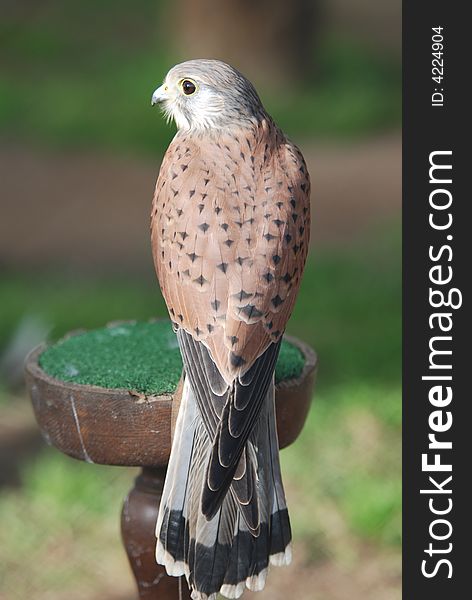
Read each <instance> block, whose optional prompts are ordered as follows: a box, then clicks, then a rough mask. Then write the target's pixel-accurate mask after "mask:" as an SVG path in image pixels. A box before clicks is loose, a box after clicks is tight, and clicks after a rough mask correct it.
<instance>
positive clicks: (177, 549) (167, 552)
mask: <svg viewBox="0 0 472 600" xmlns="http://www.w3.org/2000/svg"><path fill="white" fill-rule="evenodd" d="M152 104H153V105H154V104H160V105H161V107H162V109H163V112H164V114H165V116H166V117H167V118H168V119H169V120H170V119H173V120H174V121H175V123H176V125H177V129H178V130H177V133H176V135H175V137H174V139H173V140H172V142H171V144H170V146H169V148H168V149H167V152H166V154H165V156H164V159H163V162H162V165H161V169H160V172H159V177H158V179H157V183H156V188H155V193H154V200H153V205H152V214H151V242H152V251H153V257H154V264H155V267H156V272H157V276H158V279H159V283H160V286H161V290H162V293H163V296H164V299H165V302H166V304H167V308H168V311H169V315H170V318H171V320H172V323H173V326H174V330H175V331H176V334H177V339H178V343H179V347H180V351H181V354H182V359H183V364H184V384H183V392H182V399H181V404H180V408H179V413H178V417H177V422H176V426H175V432H174V438H173V442H172V451H171V456H170V461H169V466H168V470H167V476H166V481H165V485H164V490H163V495H162V500H161V504H160V508H159V516H158V520H157V525H156V537H157V545H156V560H157V562H158V563H159V564H162V565H164V566H165V568H166V571H167V573H168V574H169V575H174V576H182V575H185V577H186V579H187V582H188V585H189V588H190V591H191V596H192V598H193V599H194V600H214V599H216V597H217V594H218V593H221V594H222V595H224V596H226V597H227V598H239V597H240V596H241V595H242V593H243V592H244V589H245V587H247V588H249V589H250V590H252V591H258V590H262V589H263V587H264V584H265V580H266V576H267V571H268V567H269V564H273V565H285V564H289V563H290V561H291V530H290V522H289V517H288V512H287V506H286V501H285V494H284V489H283V485H282V479H281V473H280V463H279V449H278V440H277V431H276V420H275V406H274V399H275V386H274V369H275V364H276V361H277V356H278V352H279V348H280V343H281V339H282V335H283V333H284V330H285V327H286V324H287V321H288V319H289V317H290V314H291V312H292V309H293V306H294V302H295V298H296V296H297V292H298V288H299V285H300V280H301V277H302V273H303V268H304V265H305V259H306V255H307V250H308V240H309V231H310V203H309V195H310V181H309V176H308V172H307V168H306V164H305V161H304V159H303V156H302V154H301V152H300V150H298V148H297V147H296V146H295V145H294V144H293V143H292V142H291V141H289V140H288V139H287V138H286V137H285V135H284V134H283V133H282V131H281V130H280V129H279V128H278V127H277V125H276V124H275V123H274V121H273V120H272V118H271V117H270V116H269V115H268V113H267V112H266V111H265V109H264V107H263V105H262V103H261V100H260V99H259V96H258V94H257V92H256V90H255V89H254V87H253V85H252V84H251V83H250V82H249V81H248V80H247V79H246V78H245V77H244V76H243V75H242V74H241V73H239V72H238V71H237V70H236V69H234V68H233V67H231V66H229V65H227V64H225V63H223V62H220V61H217V60H190V61H187V62H184V63H181V64H178V65H176V66H175V67H173V68H172V69H171V70H170V71H169V73H168V74H167V76H166V77H165V80H164V83H163V84H162V85H161V86H160V87H158V88H157V89H156V90H155V92H154V93H153V95H152Z"/></svg>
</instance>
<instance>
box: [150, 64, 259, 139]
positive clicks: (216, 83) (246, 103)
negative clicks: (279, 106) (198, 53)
mask: <svg viewBox="0 0 472 600" xmlns="http://www.w3.org/2000/svg"><path fill="white" fill-rule="evenodd" d="M151 103H152V104H153V105H154V104H160V105H161V106H162V109H163V111H164V114H165V115H166V117H167V118H168V119H169V120H170V119H174V121H175V123H176V125H177V127H178V128H179V129H187V130H189V129H193V130H206V129H223V128H228V127H232V126H238V127H245V126H246V127H248V126H251V125H254V124H255V123H257V122H258V121H259V120H260V119H261V118H263V117H264V115H265V112H264V109H263V106H262V103H261V101H260V99H259V96H258V95H257V92H256V90H255V89H254V86H253V85H252V84H251V83H250V82H249V81H248V80H247V79H246V78H245V77H244V76H243V75H242V74H241V73H239V71H237V70H236V69H234V68H233V67H231V66H230V65H227V64H226V63H224V62H221V61H219V60H209V59H198V60H189V61H187V62H183V63H180V64H178V65H176V66H175V67H173V68H172V69H171V70H170V71H169V72H168V73H167V75H166V77H165V79H164V82H163V84H162V85H161V86H160V87H158V88H157V89H156V90H155V91H154V93H153V95H152V100H151Z"/></svg>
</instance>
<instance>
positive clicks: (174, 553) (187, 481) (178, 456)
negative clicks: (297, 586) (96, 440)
mask: <svg viewBox="0 0 472 600" xmlns="http://www.w3.org/2000/svg"><path fill="white" fill-rule="evenodd" d="M212 446H213V443H212V440H210V439H209V436H208V434H207V431H206V429H205V427H204V425H203V422H202V420H201V418H200V415H199V414H198V409H197V406H196V401H195V396H194V394H193V391H192V389H191V387H190V384H189V381H188V378H186V380H185V383H184V389H183V394H182V402H181V405H180V410H179V415H178V418H177V423H176V428H175V434H174V441H173V444H172V452H171V457H170V461H169V466H168V471H167V476H166V481H165V485H164V490H163V495H162V500H161V505H160V508H159V516H158V519H157V525H156V537H157V546H156V560H157V562H158V563H160V564H162V565H164V566H165V568H166V571H167V573H168V574H169V575H174V576H180V575H185V577H186V579H187V581H188V584H189V587H190V589H191V591H192V598H193V599H194V600H216V597H217V594H218V592H220V593H221V594H223V595H224V596H226V597H228V598H239V597H240V596H241V595H242V593H243V592H244V589H245V587H247V588H249V589H250V590H253V591H259V590H262V589H263V587H264V584H265V579H266V576H267V569H268V566H269V562H270V563H271V564H274V565H283V564H289V563H290V560H291V543H290V542H291V531H290V522H289V517H288V512H287V507H286V503H285V495H284V490H283V485H282V479H281V474H280V464H279V454H278V452H279V451H278V441H277V432H276V424H275V409H274V385H273V383H272V384H271V385H270V386H269V390H268V392H267V397H266V400H265V403H264V407H263V409H262V411H261V414H260V417H259V419H258V421H257V424H256V426H255V428H254V430H253V431H252V433H251V435H250V436H249V439H248V442H247V443H246V448H245V452H244V457H242V458H241V460H246V461H247V462H248V463H249V464H251V467H253V469H249V468H246V469H241V471H242V472H245V475H243V477H242V479H239V480H237V479H236V478H237V473H236V474H235V479H234V480H233V483H232V485H231V487H230V490H229V492H228V493H227V494H226V496H225V497H224V499H223V501H222V503H221V506H220V508H219V509H218V511H217V512H216V514H215V516H214V517H212V518H211V519H210V520H207V518H206V517H205V516H204V515H203V513H202V493H203V489H204V483H205V477H206V475H207V466H208V463H209V460H210V454H211V451H212ZM251 470H252V471H253V472H254V470H255V472H256V473H257V484H256V488H255V489H254V490H253V492H252V496H251V497H250V498H249V499H248V501H249V508H250V505H251V504H252V503H257V508H258V513H259V519H260V527H259V528H258V532H254V530H253V529H252V527H250V526H248V523H247V518H245V515H247V511H248V505H243V504H242V498H241V493H240V491H241V488H242V487H243V488H244V487H246V488H249V487H250V486H249V484H246V486H244V477H249V475H250V472H251ZM238 471H239V469H238ZM246 500H247V499H244V501H246ZM249 525H251V524H250V523H249ZM255 533H258V535H257V537H256V535H255Z"/></svg>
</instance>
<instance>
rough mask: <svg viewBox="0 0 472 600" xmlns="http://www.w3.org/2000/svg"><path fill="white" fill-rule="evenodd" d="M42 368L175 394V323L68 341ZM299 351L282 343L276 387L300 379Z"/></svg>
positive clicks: (122, 327)
mask: <svg viewBox="0 0 472 600" xmlns="http://www.w3.org/2000/svg"><path fill="white" fill-rule="evenodd" d="M39 364H40V366H41V368H42V369H43V370H44V371H45V372H46V373H48V375H51V376H52V377H55V378H56V379H60V380H62V381H70V382H73V383H81V384H89V385H97V386H100V387H106V388H125V389H130V390H136V391H138V392H142V393H144V394H162V393H170V392H173V391H174V390H175V387H176V385H177V383H178V381H179V379H180V375H181V372H182V360H181V357H180V352H179V348H178V345H177V339H176V336H175V334H174V332H173V331H172V328H171V325H170V322H168V321H156V322H152V323H144V322H133V323H123V324H119V325H115V326H113V327H104V328H101V329H95V330H92V331H88V332H86V333H82V334H79V335H74V336H71V337H68V338H64V339H62V340H60V341H59V342H57V343H56V344H54V345H52V346H50V347H49V348H47V349H46V350H45V351H44V352H43V353H42V354H41V356H40V357H39ZM303 365H304V358H303V355H302V353H301V352H300V350H299V349H298V348H297V347H296V346H294V345H293V344H290V343H289V342H286V341H283V343H282V346H281V350H280V356H279V360H278V362H277V367H276V374H275V378H276V381H277V382H278V381H282V380H288V379H292V378H293V377H298V376H299V375H300V374H301V371H302V369H303Z"/></svg>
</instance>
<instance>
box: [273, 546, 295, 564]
mask: <svg viewBox="0 0 472 600" xmlns="http://www.w3.org/2000/svg"><path fill="white" fill-rule="evenodd" d="M291 562H292V544H288V546H287V547H286V548H285V550H284V551H283V552H277V554H271V556H270V564H271V565H274V566H275V567H283V566H287V565H289V564H290V563H291Z"/></svg>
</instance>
